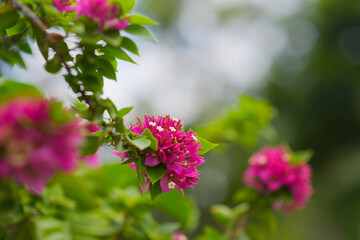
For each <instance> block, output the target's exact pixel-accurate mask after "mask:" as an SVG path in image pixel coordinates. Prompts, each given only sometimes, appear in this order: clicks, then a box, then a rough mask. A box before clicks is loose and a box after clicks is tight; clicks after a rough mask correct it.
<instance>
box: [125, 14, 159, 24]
mask: <svg viewBox="0 0 360 240" xmlns="http://www.w3.org/2000/svg"><path fill="white" fill-rule="evenodd" d="M129 20H130V23H131V24H138V25H157V24H158V23H157V22H155V21H154V20H152V19H151V18H149V17H147V16H144V15H141V14H133V15H131V16H130V17H129Z"/></svg>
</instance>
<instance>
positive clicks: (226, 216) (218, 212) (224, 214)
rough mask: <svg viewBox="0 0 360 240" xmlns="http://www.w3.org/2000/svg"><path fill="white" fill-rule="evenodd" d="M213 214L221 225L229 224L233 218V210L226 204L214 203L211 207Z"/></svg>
mask: <svg viewBox="0 0 360 240" xmlns="http://www.w3.org/2000/svg"><path fill="white" fill-rule="evenodd" d="M211 214H212V215H213V217H214V219H215V220H216V221H217V222H218V223H219V224H221V225H227V224H228V223H229V222H230V221H231V219H232V218H233V216H234V214H233V210H232V209H231V208H229V207H228V206H225V205H220V204H218V205H214V206H212V207H211Z"/></svg>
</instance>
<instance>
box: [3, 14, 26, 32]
mask: <svg viewBox="0 0 360 240" xmlns="http://www.w3.org/2000/svg"><path fill="white" fill-rule="evenodd" d="M0 17H1V15H0ZM26 27H27V26H26V24H25V21H23V20H20V21H18V22H17V23H16V24H15V25H14V26H12V27H11V28H8V29H6V34H7V35H8V36H9V37H11V36H13V35H16V34H19V33H22V32H24V31H25V30H26V29H27V28H26Z"/></svg>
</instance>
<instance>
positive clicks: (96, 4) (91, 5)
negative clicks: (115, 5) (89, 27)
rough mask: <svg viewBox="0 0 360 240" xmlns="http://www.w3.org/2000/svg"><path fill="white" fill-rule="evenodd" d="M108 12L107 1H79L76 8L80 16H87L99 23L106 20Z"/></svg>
mask: <svg viewBox="0 0 360 240" xmlns="http://www.w3.org/2000/svg"><path fill="white" fill-rule="evenodd" d="M108 10H109V2H108V1H107V0H79V1H78V2H77V4H76V6H75V11H76V12H77V15H78V16H87V17H88V18H91V19H96V20H99V21H100V20H101V19H103V18H105V16H106V13H107V12H108Z"/></svg>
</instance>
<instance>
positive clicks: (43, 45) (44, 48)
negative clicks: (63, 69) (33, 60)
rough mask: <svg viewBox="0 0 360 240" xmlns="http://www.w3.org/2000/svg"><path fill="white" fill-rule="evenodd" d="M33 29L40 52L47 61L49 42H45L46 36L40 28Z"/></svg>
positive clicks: (34, 27)
mask: <svg viewBox="0 0 360 240" xmlns="http://www.w3.org/2000/svg"><path fill="white" fill-rule="evenodd" d="M32 29H33V33H34V36H35V39H36V43H37V45H38V47H39V49H40V52H41V54H42V55H43V57H44V58H45V60H47V59H48V54H49V47H50V45H49V43H48V42H47V41H45V37H44V34H43V33H42V32H41V31H40V30H39V28H38V27H37V26H35V25H33V27H32Z"/></svg>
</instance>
